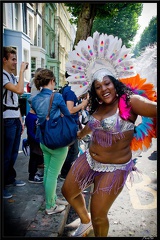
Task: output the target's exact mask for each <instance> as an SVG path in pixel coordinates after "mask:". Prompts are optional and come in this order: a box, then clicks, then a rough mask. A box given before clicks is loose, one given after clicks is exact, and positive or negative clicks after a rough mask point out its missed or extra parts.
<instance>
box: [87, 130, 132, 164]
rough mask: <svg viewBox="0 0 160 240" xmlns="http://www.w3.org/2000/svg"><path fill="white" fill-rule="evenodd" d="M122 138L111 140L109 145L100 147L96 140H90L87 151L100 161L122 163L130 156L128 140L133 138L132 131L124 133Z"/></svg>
mask: <svg viewBox="0 0 160 240" xmlns="http://www.w3.org/2000/svg"><path fill="white" fill-rule="evenodd" d="M124 136H125V137H124V138H122V139H120V140H117V142H115V143H114V142H113V143H112V146H110V147H102V146H101V145H99V144H97V142H91V143H90V146H89V152H90V155H91V157H92V158H93V159H94V160H96V161H97V162H101V163H115V164H123V163H126V162H128V161H129V160H130V159H131V157H132V152H131V149H130V142H131V140H132V138H133V131H128V132H125V133H124Z"/></svg>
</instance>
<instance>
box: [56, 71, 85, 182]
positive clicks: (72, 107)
mask: <svg viewBox="0 0 160 240" xmlns="http://www.w3.org/2000/svg"><path fill="white" fill-rule="evenodd" d="M68 76H69V75H68V74H67V73H66V78H67V77H68ZM61 93H62V96H63V98H64V101H65V103H66V105H67V107H68V110H69V111H70V113H71V114H72V117H73V118H74V120H75V121H76V123H77V129H79V111H80V110H83V109H84V108H85V107H86V106H87V104H88V99H87V98H86V99H83V100H82V102H81V103H80V104H78V98H77V96H76V95H75V93H74V92H73V91H72V90H71V87H70V86H68V84H66V86H65V87H64V88H63V89H61ZM78 153H79V147H78V139H76V141H75V142H74V143H73V144H72V145H71V146H70V147H69V151H68V154H67V157H66V160H65V162H64V164H63V167H62V169H61V174H60V176H59V177H60V179H62V180H64V179H65V178H66V176H67V174H68V172H69V170H70V168H71V165H72V163H73V162H74V161H75V160H76V158H77V157H78Z"/></svg>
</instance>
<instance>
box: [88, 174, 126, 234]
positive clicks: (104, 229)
mask: <svg viewBox="0 0 160 240" xmlns="http://www.w3.org/2000/svg"><path fill="white" fill-rule="evenodd" d="M106 174H108V175H110V174H114V173H106ZM110 176H111V175H110ZM99 178H100V176H97V177H96V178H95V181H94V191H95V190H96V188H97V185H98V184H99ZM111 179H112V178H110V177H109V178H108V177H106V178H105V177H104V178H103V179H102V181H101V183H100V185H99V187H104V186H106V184H105V182H106V181H107V182H108V181H110V182H108V184H107V185H109V184H110V183H111ZM119 181H120V183H122V182H123V171H122V172H121V174H120V176H119ZM122 189H123V187H122V188H121V189H120V190H119V191H118V192H117V193H115V189H114V187H113V188H112V190H111V191H110V193H105V192H102V191H100V192H95V193H94V194H93V195H92V197H91V204H90V207H91V219H92V225H93V229H94V234H95V237H107V235H108V231H109V220H108V216H107V214H108V211H109V209H110V207H111V206H112V204H113V202H114V201H115V199H116V198H117V197H118V195H119V194H120V192H121V191H122Z"/></svg>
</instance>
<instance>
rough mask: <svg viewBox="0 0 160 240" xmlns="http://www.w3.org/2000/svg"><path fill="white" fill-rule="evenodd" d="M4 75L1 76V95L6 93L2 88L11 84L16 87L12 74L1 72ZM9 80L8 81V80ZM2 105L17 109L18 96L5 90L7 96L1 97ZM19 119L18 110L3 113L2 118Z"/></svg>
mask: <svg viewBox="0 0 160 240" xmlns="http://www.w3.org/2000/svg"><path fill="white" fill-rule="evenodd" d="M3 72H4V73H5V74H7V76H8V77H7V76H6V75H5V74H3V94H4V93H5V91H6V88H4V86H5V85H6V84H7V83H9V82H11V83H13V84H14V85H17V79H16V77H15V76H14V75H13V74H9V73H8V72H7V71H5V70H3ZM8 78H9V79H8ZM3 104H4V105H6V106H9V107H18V95H17V93H14V92H11V91H9V90H7V95H6V96H5V97H3ZM19 117H20V110H19V109H18V110H10V109H7V110H6V111H4V112H3V118H19Z"/></svg>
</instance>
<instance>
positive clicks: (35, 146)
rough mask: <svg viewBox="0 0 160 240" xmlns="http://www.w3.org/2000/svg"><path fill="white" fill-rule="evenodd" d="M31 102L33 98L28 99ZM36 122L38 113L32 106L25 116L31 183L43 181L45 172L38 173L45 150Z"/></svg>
mask: <svg viewBox="0 0 160 240" xmlns="http://www.w3.org/2000/svg"><path fill="white" fill-rule="evenodd" d="M28 101H29V102H30V103H31V98H29V99H28ZM36 122H37V115H36V113H35V112H34V111H33V109H32V108H31V109H30V111H29V113H28V114H27V116H26V118H25V125H26V127H27V136H28V143H29V145H30V159H29V165H28V172H29V179H28V181H29V182H30V183H42V182H43V174H40V173H38V166H39V165H42V164H43V163H44V160H43V152H42V149H41V148H40V142H39V139H37V138H36Z"/></svg>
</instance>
